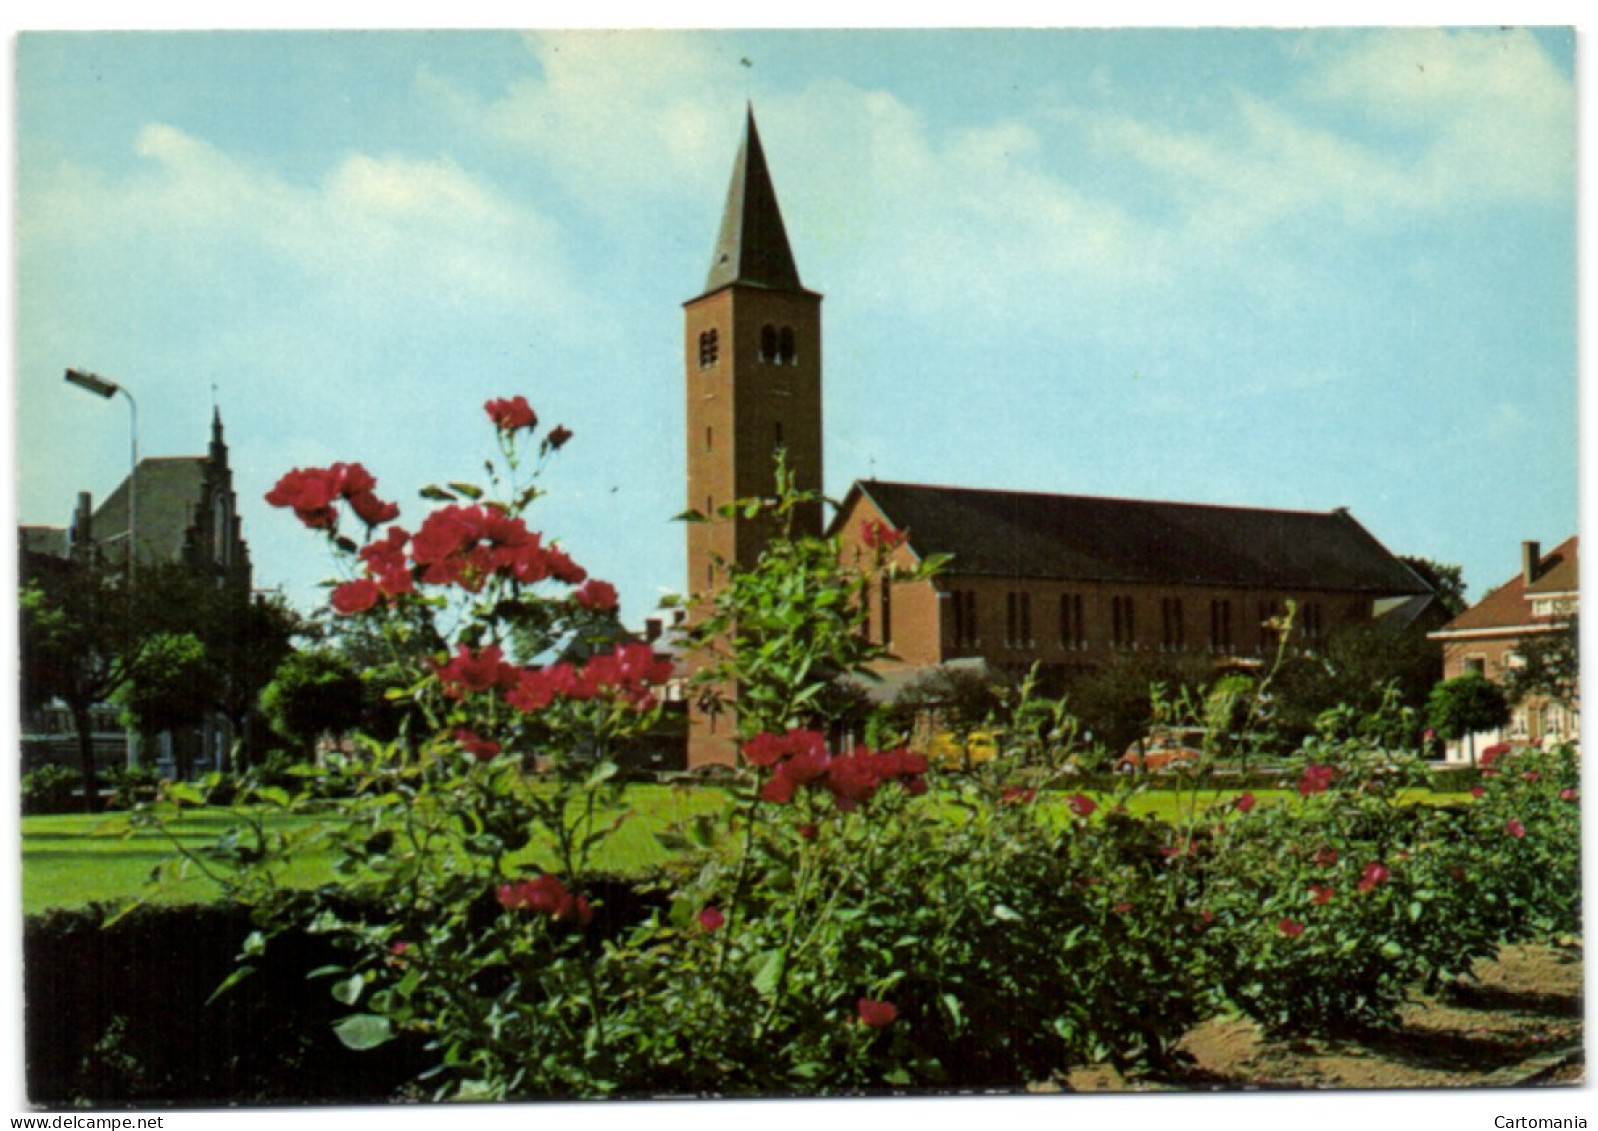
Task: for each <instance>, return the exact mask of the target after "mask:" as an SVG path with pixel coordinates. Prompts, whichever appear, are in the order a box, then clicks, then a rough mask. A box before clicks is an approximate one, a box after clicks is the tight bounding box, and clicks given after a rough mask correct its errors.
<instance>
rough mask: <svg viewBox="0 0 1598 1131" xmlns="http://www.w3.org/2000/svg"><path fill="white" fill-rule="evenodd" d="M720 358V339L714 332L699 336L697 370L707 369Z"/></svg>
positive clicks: (709, 331)
mask: <svg viewBox="0 0 1598 1131" xmlns="http://www.w3.org/2000/svg"><path fill="white" fill-rule="evenodd" d="M720 358H721V338H720V336H719V335H718V334H717V333H716V331H715V330H706V331H704V332H703V333H701V334H700V335H699V368H701V369H709V368H711V367H712V366H713V365H715V364H716V362H717V361H718V360H720Z"/></svg>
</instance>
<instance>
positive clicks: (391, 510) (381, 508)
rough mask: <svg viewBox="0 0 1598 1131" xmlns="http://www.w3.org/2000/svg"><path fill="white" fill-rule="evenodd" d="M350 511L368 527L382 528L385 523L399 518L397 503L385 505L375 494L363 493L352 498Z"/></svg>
mask: <svg viewBox="0 0 1598 1131" xmlns="http://www.w3.org/2000/svg"><path fill="white" fill-rule="evenodd" d="M349 501H350V509H351V510H353V511H354V512H355V516H356V517H357V518H359V519H360V520H361V521H362V522H364V523H366V525H367V526H381V525H383V523H385V522H392V521H393V520H394V519H396V518H398V517H399V512H400V511H399V505H398V504H397V503H385V502H384V501H383V500H382V499H379V498H378V497H377V495H376V493H375V492H372V491H362V492H361V493H360V494H358V495H351V496H350V500H349Z"/></svg>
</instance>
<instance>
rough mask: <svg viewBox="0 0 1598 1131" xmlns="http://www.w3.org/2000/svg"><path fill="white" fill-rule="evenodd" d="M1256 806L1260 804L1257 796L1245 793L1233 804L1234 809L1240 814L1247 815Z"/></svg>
mask: <svg viewBox="0 0 1598 1131" xmlns="http://www.w3.org/2000/svg"><path fill="white" fill-rule="evenodd" d="M1256 804H1258V800H1257V799H1256V798H1255V796H1254V795H1253V794H1252V793H1245V794H1243V795H1242V796H1240V797H1238V799H1237V800H1235V801H1233V802H1232V808H1234V809H1236V810H1237V811H1238V812H1239V813H1247V812H1248V811H1249V810H1250V809H1252V808H1254V806H1255V805H1256Z"/></svg>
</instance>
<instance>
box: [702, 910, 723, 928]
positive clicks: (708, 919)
mask: <svg viewBox="0 0 1598 1131" xmlns="http://www.w3.org/2000/svg"><path fill="white" fill-rule="evenodd" d="M726 922H727V917H726V916H725V915H723V914H722V913H721V912H720V911H719V910H717V909H716V908H714V907H707V908H705V909H704V910H703V911H701V912H700V913H699V925H700V926H701V927H703V928H704V929H705V930H707V931H719V930H721V928H722V926H723V925H725V924H726Z"/></svg>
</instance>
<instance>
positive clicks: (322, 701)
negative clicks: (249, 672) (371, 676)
mask: <svg viewBox="0 0 1598 1131" xmlns="http://www.w3.org/2000/svg"><path fill="white" fill-rule="evenodd" d="M365 693H366V686H365V684H364V683H363V682H362V680H361V674H360V672H359V671H357V670H356V669H355V667H354V666H353V665H352V664H350V662H349V661H348V660H346V659H345V658H344V657H343V656H341V655H340V654H339V653H337V652H335V651H332V650H330V649H326V648H318V649H312V650H308V651H304V652H292V653H290V654H289V655H288V656H287V657H285V658H284V660H283V662H282V663H281V664H280V665H278V669H277V674H276V675H275V676H274V677H273V678H272V681H271V682H270V683H268V684H267V685H266V687H265V689H264V690H262V692H261V711H262V713H264V714H265V715H266V719H267V722H268V723H269V724H270V725H271V727H272V729H273V730H274V731H276V732H277V733H278V734H279V735H281V736H282V737H283V738H285V739H287V740H288V741H289V742H292V743H294V744H295V745H297V746H299V747H300V748H301V750H302V751H303V752H305V753H309V752H310V751H311V749H312V748H313V747H314V746H315V744H316V742H317V740H318V739H320V738H324V737H332V738H337V737H339V736H341V735H344V734H347V733H348V732H350V731H352V730H354V729H356V728H357V727H359V726H360V725H361V724H362V722H363V721H364V719H365V717H366V703H365Z"/></svg>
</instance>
